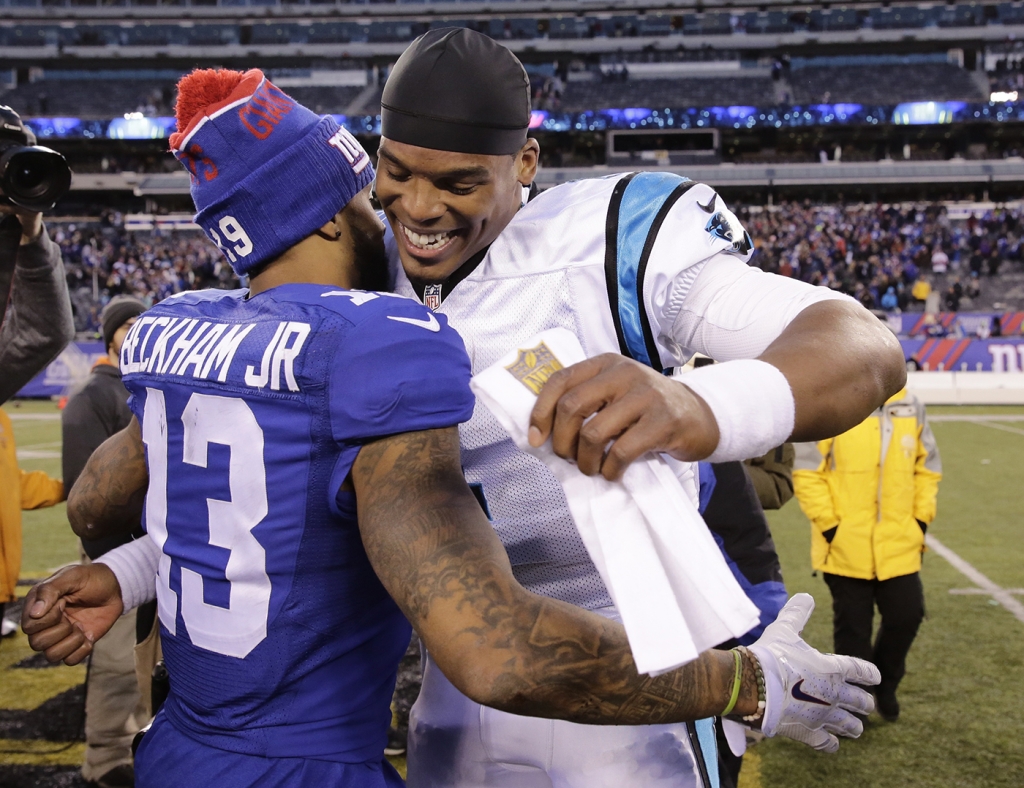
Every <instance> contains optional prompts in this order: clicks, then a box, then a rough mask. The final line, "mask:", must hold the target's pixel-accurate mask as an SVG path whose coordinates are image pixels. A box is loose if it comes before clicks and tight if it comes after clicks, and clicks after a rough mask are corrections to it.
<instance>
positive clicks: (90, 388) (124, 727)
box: [61, 296, 147, 788]
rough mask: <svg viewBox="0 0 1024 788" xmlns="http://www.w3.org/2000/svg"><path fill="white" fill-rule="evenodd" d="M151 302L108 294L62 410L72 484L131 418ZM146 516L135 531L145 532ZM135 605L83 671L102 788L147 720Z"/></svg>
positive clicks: (89, 766)
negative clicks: (134, 345)
mask: <svg viewBox="0 0 1024 788" xmlns="http://www.w3.org/2000/svg"><path fill="white" fill-rule="evenodd" d="M145 309H146V305H145V304H143V303H142V302H141V301H139V300H138V299H135V298H129V297H125V296H121V297H118V298H115V299H113V300H111V302H110V303H109V304H107V306H106V308H104V310H103V313H102V315H101V317H100V321H101V323H102V328H103V342H104V346H105V348H106V350H107V355H106V356H105V357H103V358H100V359H99V360H98V361H97V362H96V364H95V365H94V366H93V368H92V372H91V373H90V374H89V378H88V380H87V381H86V383H85V386H84V387H83V388H82V389H81V390H79V391H78V392H77V393H76V394H75V395H74V396H72V397H71V399H70V400H68V404H67V406H66V407H65V408H64V413H63V415H62V416H61V426H62V428H63V438H64V445H63V452H62V464H63V466H64V479H65V484H66V485H67V489H71V487H72V486H73V485H74V483H75V480H76V479H77V478H78V476H79V474H81V472H82V469H83V468H84V467H85V464H86V462H87V461H88V460H89V457H90V456H91V455H92V453H93V452H94V451H96V449H98V448H99V446H100V444H101V443H103V441H105V440H106V439H107V438H109V437H110V436H111V435H113V434H114V433H116V432H120V431H121V430H122V429H124V428H125V427H127V426H128V423H129V422H130V421H131V419H132V413H131V411H130V410H129V409H128V390H127V389H126V388H125V387H124V384H123V383H122V382H121V370H120V369H119V367H118V359H119V357H120V353H121V344H122V343H123V342H124V338H125V336H126V335H127V334H128V329H129V328H131V326H132V324H133V323H134V322H135V320H136V319H137V318H138V316H139V315H140V314H142V312H144V311H145ZM141 535H142V529H141V524H140V526H139V527H138V528H137V529H136V531H135V533H134V534H133V535H132V536H136V537H137V536H141ZM130 538H131V537H129V536H114V537H108V538H105V539H96V540H90V541H83V542H82V548H83V550H84V552H85V555H86V556H87V557H86V558H83V560H84V561H89V560H92V559H94V558H99V557H100V556H101V555H103V554H104V553H106V552H107V551H108V550H112V549H113V548H115V547H117V546H119V545H121V544H124V543H125V542H127V541H129V540H130ZM135 641H136V613H135V612H131V613H128V614H127V615H125V616H122V617H121V619H120V620H118V622H117V623H116V624H114V626H113V627H112V628H111V630H110V632H108V633H107V634H106V635H105V636H104V637H103V638H102V640H100V641H98V642H97V643H96V645H95V647H94V648H93V655H92V662H91V664H90V666H89V673H88V676H87V678H86V697H85V714H86V717H85V740H86V748H85V759H84V761H83V763H82V776H83V777H84V778H85V780H86V781H87V782H88V783H89V784H90V785H95V786H101V788H107V787H108V786H109V787H110V788H113V787H114V786H131V785H134V782H135V780H134V772H133V768H132V753H131V742H132V739H133V738H134V736H135V734H136V733H137V732H138V730H139V728H140V727H141V726H142V725H144V724H145V723H146V721H147V720H146V719H144V718H143V717H144V716H145V711H144V705H140V702H141V698H140V693H139V683H138V680H137V679H136V673H135V658H134V653H133V652H134V646H135Z"/></svg>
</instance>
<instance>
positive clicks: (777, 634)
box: [750, 594, 882, 752]
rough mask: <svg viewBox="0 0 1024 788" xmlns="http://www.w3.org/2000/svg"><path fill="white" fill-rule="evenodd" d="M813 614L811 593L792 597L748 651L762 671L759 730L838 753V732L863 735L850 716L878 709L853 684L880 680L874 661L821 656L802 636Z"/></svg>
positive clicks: (871, 699)
mask: <svg viewBox="0 0 1024 788" xmlns="http://www.w3.org/2000/svg"><path fill="white" fill-rule="evenodd" d="M813 611H814V598H813V597H812V596H811V595H810V594H796V595H794V596H793V598H792V599H790V600H789V602H787V603H786V606H785V607H784V608H782V612H781V613H779V617H778V618H777V619H776V620H775V622H774V623H772V624H771V625H770V626H768V627H767V628H766V629H765V631H764V634H763V635H761V638H760V640H758V641H757V642H756V643H754V644H753V645H752V646H751V647H750V650H751V651H753V652H754V654H755V655H756V656H757V658H758V659H759V660H760V662H761V669H762V670H763V671H764V680H765V695H766V697H765V710H764V717H763V719H762V720H761V732H762V733H764V735H765V736H776V735H779V736H785V737H787V738H789V739H795V740H796V741H799V742H803V743H804V744H807V745H809V746H811V747H813V748H814V749H816V750H823V751H824V752H835V751H836V750H838V749H839V739H837V738H836V736H835V735H834V734H838V735H840V736H849V737H851V738H854V739H856V738H857V737H858V736H860V735H861V733H863V732H864V726H863V724H862V723H861V721H860V720H859V719H857V718H856V717H855V716H854V715H853V714H852V713H851V712H856V713H857V714H867V713H868V712H870V711H871V710H872V709H874V707H875V701H874V698H872V697H871V694H870V693H869V692H867V691H866V690H863V689H861V688H860V687H856V686H854V685H853V683H856V684H878V682H879V681H881V680H882V676H881V674H879V672H878V668H876V667H875V666H874V665H872V664H871V663H870V662H865V661H864V660H862V659H857V658H856V657H843V656H839V655H836V654H822V653H821V652H820V651H817V650H815V649H813V648H811V647H810V646H809V645H807V644H806V643H805V642H804V641H803V639H802V638H801V637H800V633H801V632H802V631H803V628H804V625H805V624H806V623H807V620H808V619H809V618H810V617H811V613H812V612H813ZM851 682H853V683H851Z"/></svg>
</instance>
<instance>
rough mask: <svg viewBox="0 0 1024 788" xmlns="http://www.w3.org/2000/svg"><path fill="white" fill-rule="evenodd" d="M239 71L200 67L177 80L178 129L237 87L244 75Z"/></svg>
mask: <svg viewBox="0 0 1024 788" xmlns="http://www.w3.org/2000/svg"><path fill="white" fill-rule="evenodd" d="M244 76H245V74H243V73H242V72H241V71H230V70H228V69H213V68H200V69H196V70H195V71H193V72H192V73H191V74H186V75H185V76H183V77H182V78H181V79H180V80H179V81H178V101H177V103H176V104H175V105H174V116H175V118H176V119H177V121H178V130H179V131H182V130H184V129H185V128H187V127H188V125H189V124H190V123H191V122H192V119H193V118H194V117H195V116H196V115H197V114H198V113H200V112H202V111H203V110H204V109H206V108H207V107H208V106H210V105H211V104H216V103H218V102H220V101H223V100H224V99H226V98H227V97H228V96H230V95H231V93H232V91H233V90H234V89H235V88H237V87H238V83H239V82H241V81H242V77H244Z"/></svg>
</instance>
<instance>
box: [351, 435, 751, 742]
mask: <svg viewBox="0 0 1024 788" xmlns="http://www.w3.org/2000/svg"><path fill="white" fill-rule="evenodd" d="M352 478H353V482H354V484H355V488H356V499H357V502H358V507H359V523H360V530H361V532H362V536H363V543H364V545H365V546H366V550H367V554H368V555H369V556H370V560H371V561H372V562H373V565H374V568H375V569H376V570H377V573H378V575H379V576H380V578H381V580H382V582H383V583H384V585H385V586H386V587H387V588H388V590H389V591H390V592H391V594H392V596H393V597H394V598H395V600H396V601H397V602H398V604H399V605H400V606H401V607H402V609H403V610H404V612H405V614H406V615H407V616H408V618H409V620H410V622H412V624H413V626H414V627H415V628H416V629H417V631H418V632H419V633H420V635H421V637H423V639H424V641H425V642H426V644H427V648H428V649H430V651H431V654H432V655H433V657H434V659H435V660H436V661H437V663H438V665H439V666H440V667H441V669H442V670H443V671H444V672H445V674H446V675H448V677H449V678H450V679H451V680H452V681H453V683H455V684H456V686H458V687H459V688H460V689H461V690H462V691H463V692H465V693H466V694H468V695H469V696H470V697H472V698H474V699H475V700H478V701H480V702H481V703H485V704H487V705H490V706H495V707H497V708H501V709H504V710H506V711H511V712H515V713H517V714H530V715H534V716H543V717H556V718H561V719H568V720H572V721H575V722H585V723H614V724H652V723H661V722H675V721H682V720H690V719H698V718H700V717H706V716H711V715H714V714H717V713H719V712H721V711H722V709H723V708H724V707H725V705H726V703H727V702H728V698H729V694H730V692H731V689H732V680H733V670H734V662H733V658H732V656H731V655H729V654H727V653H725V652H717V651H711V652H707V653H705V654H703V655H701V657H700V658H699V659H697V660H695V661H694V662H692V663H690V664H688V665H686V666H684V667H682V668H680V669H678V670H675V671H672V672H670V673H667V674H664V675H661V676H658V677H655V678H651V677H648V676H642V675H640V674H638V673H637V671H636V665H635V664H634V662H633V658H632V654H631V652H630V649H629V643H628V641H627V640H626V635H625V631H624V630H623V628H622V626H621V625H619V624H617V623H615V622H612V621H608V620H607V619H604V618H602V617H601V616H598V615H595V614H593V613H589V612H587V611H585V610H581V609H579V608H576V607H573V606H572V605H568V604H565V603H562V602H559V601H557V600H553V599H547V598H544V597H541V596H537V595H536V594H531V593H529V592H527V591H525V590H524V589H523V588H522V587H521V586H519V584H518V583H517V582H516V581H515V579H514V578H513V577H512V571H511V567H510V565H509V562H508V558H507V556H506V554H505V551H504V549H503V548H502V546H501V543H500V542H499V541H498V539H497V536H496V535H495V534H494V531H493V530H492V528H491V526H490V524H489V523H488V522H487V519H486V518H485V517H484V515H483V512H482V511H481V509H480V507H479V505H478V504H477V502H476V499H475V498H474V497H473V495H472V493H471V492H470V491H469V489H468V487H467V486H466V483H465V480H464V479H463V477H462V472H461V468H460V463H459V447H458V434H457V432H456V430H454V429H451V430H433V431H428V432H420V433H409V434H405V435H399V436H395V437H391V438H387V439H384V440H381V441H377V442H376V443H373V444H370V445H368V446H366V447H364V448H363V449H362V451H361V452H360V454H359V457H358V458H357V460H356V463H355V465H354V466H353V470H352ZM751 679H752V676H750V677H748V678H747V679H745V681H744V684H743V691H742V693H741V698H740V701H739V703H738V704H737V711H738V712H739V713H751V712H753V710H754V708H755V707H756V704H757V697H756V690H755V689H754V686H753V681H752V680H751Z"/></svg>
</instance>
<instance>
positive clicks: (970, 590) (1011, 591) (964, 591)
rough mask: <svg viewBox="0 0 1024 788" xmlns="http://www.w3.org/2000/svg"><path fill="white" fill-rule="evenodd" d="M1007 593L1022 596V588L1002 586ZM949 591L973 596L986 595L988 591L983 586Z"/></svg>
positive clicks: (1023, 593)
mask: <svg viewBox="0 0 1024 788" xmlns="http://www.w3.org/2000/svg"><path fill="white" fill-rule="evenodd" d="M1003 590H1004V591H1005V592H1006V593H1007V594H1013V595H1014V596H1024V588H1004V589H1003ZM949 593H951V594H954V595H956V596H973V595H975V594H984V595H985V596H988V591H986V590H985V589H984V588H951V589H949Z"/></svg>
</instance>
